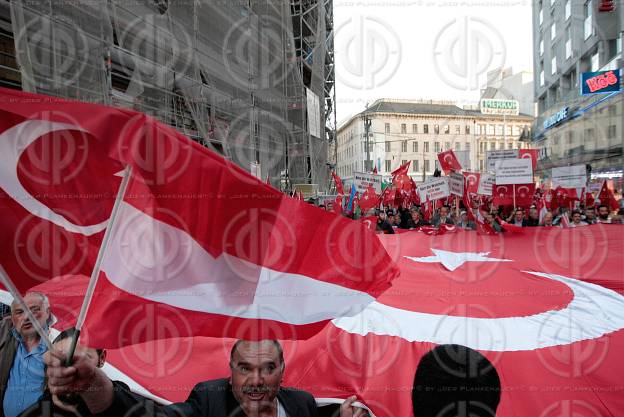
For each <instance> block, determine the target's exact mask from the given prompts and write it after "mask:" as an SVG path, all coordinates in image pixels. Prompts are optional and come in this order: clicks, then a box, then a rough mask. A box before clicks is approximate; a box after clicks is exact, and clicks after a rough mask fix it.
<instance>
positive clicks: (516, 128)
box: [475, 124, 529, 136]
mask: <svg viewBox="0 0 624 417" xmlns="http://www.w3.org/2000/svg"><path fill="white" fill-rule="evenodd" d="M528 128H529V127H528V126H520V125H494V124H478V125H476V126H475V134H477V135H490V136H494V135H496V136H503V132H505V133H504V134H505V135H506V136H520V135H521V134H522V131H523V130H524V129H528Z"/></svg>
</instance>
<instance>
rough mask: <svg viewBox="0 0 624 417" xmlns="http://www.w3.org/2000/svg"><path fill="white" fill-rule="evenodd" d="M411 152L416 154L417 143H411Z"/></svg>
mask: <svg viewBox="0 0 624 417" xmlns="http://www.w3.org/2000/svg"><path fill="white" fill-rule="evenodd" d="M412 152H418V142H416V141H414V142H412Z"/></svg>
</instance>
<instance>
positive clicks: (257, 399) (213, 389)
mask: <svg viewBox="0 0 624 417" xmlns="http://www.w3.org/2000/svg"><path fill="white" fill-rule="evenodd" d="M66 355H67V353H66V352H64V351H58V350H55V351H51V352H48V353H47V354H46V358H45V362H46V365H47V367H48V368H47V376H48V387H49V389H50V392H51V393H52V394H53V395H67V394H78V395H80V396H81V398H82V400H83V401H84V403H85V404H86V406H87V407H88V409H89V411H90V412H91V413H93V414H97V415H101V416H103V417H108V416H110V417H113V416H115V417H117V416H127V417H132V416H145V415H159V416H171V417H174V416H175V417H229V416H237V417H285V416H288V417H313V416H316V415H317V409H316V403H315V401H314V397H313V396H312V395H311V394H309V393H307V392H305V391H299V390H295V389H291V388H284V387H282V386H281V382H282V378H283V374H284V369H285V366H286V364H285V362H284V354H283V351H282V347H281V345H280V343H279V342H278V341H276V340H261V341H254V342H252V341H244V340H238V341H237V342H236V343H234V345H233V346H232V350H231V353H230V376H229V378H222V379H215V380H211V381H205V382H201V383H199V384H197V385H196V386H195V387H194V388H193V390H192V392H191V394H190V395H189V397H188V399H187V400H186V401H185V402H183V403H177V404H172V405H169V406H158V405H157V404H155V403H154V402H152V401H151V400H147V399H145V398H142V397H140V396H138V395H136V394H133V393H131V392H130V391H129V390H128V389H127V387H125V386H124V385H123V384H120V383H118V382H113V381H111V380H110V379H108V377H107V376H106V375H105V374H104V373H103V372H102V371H101V370H100V369H99V368H97V367H96V366H94V364H93V363H92V361H89V360H88V358H87V357H85V356H84V353H83V352H82V351H80V350H79V351H77V352H76V354H75V355H74V362H73V365H72V366H70V367H64V366H63V361H64V359H65V357H66ZM355 400H356V397H355V396H351V397H349V398H348V399H346V400H345V401H344V402H343V403H342V405H341V407H340V417H363V416H364V415H365V414H366V411H365V410H364V409H363V408H359V407H354V406H353V403H354V402H355Z"/></svg>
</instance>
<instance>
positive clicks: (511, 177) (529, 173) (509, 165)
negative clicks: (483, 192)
mask: <svg viewBox="0 0 624 417" xmlns="http://www.w3.org/2000/svg"><path fill="white" fill-rule="evenodd" d="M494 172H496V185H509V184H531V183H532V182H533V162H532V161H531V160H530V159H527V158H525V159H501V160H498V161H496V165H495V166H494Z"/></svg>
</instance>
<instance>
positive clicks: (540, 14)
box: [539, 9, 544, 26]
mask: <svg viewBox="0 0 624 417" xmlns="http://www.w3.org/2000/svg"><path fill="white" fill-rule="evenodd" d="M542 23H544V10H543V9H540V11H539V24H540V26H542Z"/></svg>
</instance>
